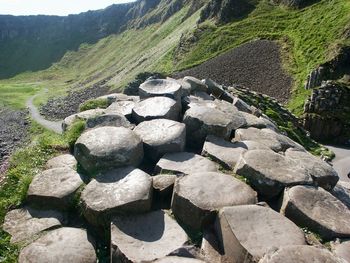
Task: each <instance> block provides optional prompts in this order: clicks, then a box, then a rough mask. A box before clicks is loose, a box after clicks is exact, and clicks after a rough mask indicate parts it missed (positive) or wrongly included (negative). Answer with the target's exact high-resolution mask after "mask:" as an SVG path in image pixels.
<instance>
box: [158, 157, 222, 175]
mask: <svg viewBox="0 0 350 263" xmlns="http://www.w3.org/2000/svg"><path fill="white" fill-rule="evenodd" d="M217 170H218V167H217V164H216V163H214V162H212V161H210V160H208V159H207V158H205V157H202V156H200V155H197V154H194V153H189V152H180V153H168V154H165V155H164V156H163V158H162V159H160V160H159V162H158V163H157V165H156V168H155V172H156V173H176V174H191V173H196V172H216V171H217Z"/></svg>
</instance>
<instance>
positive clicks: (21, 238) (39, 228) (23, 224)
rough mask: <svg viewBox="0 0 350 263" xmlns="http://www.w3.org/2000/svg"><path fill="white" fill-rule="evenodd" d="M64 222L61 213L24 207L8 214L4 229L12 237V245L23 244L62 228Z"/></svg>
mask: <svg viewBox="0 0 350 263" xmlns="http://www.w3.org/2000/svg"><path fill="white" fill-rule="evenodd" d="M64 221H65V216H64V215H63V214H62V213H61V212H58V211H55V210H36V209H33V208H30V207H24V208H20V209H15V210H12V211H10V212H8V213H7V214H6V216H5V219H4V224H3V226H2V228H3V230H5V231H6V232H7V233H9V234H10V235H11V243H22V242H27V241H31V240H32V239H33V238H34V237H35V236H37V235H38V234H40V233H41V232H43V231H47V230H50V229H52V228H58V227H60V226H61V224H62V223H64Z"/></svg>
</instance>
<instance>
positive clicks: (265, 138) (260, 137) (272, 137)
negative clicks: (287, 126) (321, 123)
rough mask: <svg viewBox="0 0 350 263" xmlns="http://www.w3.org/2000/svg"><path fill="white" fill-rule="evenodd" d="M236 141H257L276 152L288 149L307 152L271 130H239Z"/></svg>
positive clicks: (236, 133)
mask: <svg viewBox="0 0 350 263" xmlns="http://www.w3.org/2000/svg"><path fill="white" fill-rule="evenodd" d="M235 140H236V141H246V140H248V141H256V142H259V143H261V144H265V145H266V146H268V147H269V148H271V149H272V150H273V151H275V152H281V151H286V150H287V149H288V148H295V149H298V150H301V151H305V149H304V147H302V146H301V145H299V144H298V143H296V142H294V141H293V140H292V139H290V138H288V137H287V136H284V135H282V134H280V133H277V132H275V131H273V130H271V129H266V128H265V129H261V130H260V129H257V128H253V127H251V128H248V129H238V130H236V132H235Z"/></svg>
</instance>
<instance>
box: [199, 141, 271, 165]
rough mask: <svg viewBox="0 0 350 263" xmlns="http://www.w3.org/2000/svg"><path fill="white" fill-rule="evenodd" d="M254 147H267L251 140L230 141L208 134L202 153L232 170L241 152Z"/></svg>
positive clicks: (264, 148)
mask: <svg viewBox="0 0 350 263" xmlns="http://www.w3.org/2000/svg"><path fill="white" fill-rule="evenodd" d="M254 149H263V150H266V149H267V150H268V149H269V148H268V147H266V146H265V145H263V144H259V143H256V142H253V141H243V142H234V143H232V142H228V141H226V140H224V139H222V138H218V137H215V136H212V135H209V136H207V139H206V140H205V143H204V146H203V150H202V155H203V156H206V157H210V158H211V159H213V160H215V161H216V162H218V163H220V165H222V166H223V167H224V168H225V169H229V170H233V169H234V167H235V165H236V164H237V162H238V161H239V158H240V157H241V154H242V153H244V152H246V151H247V150H254Z"/></svg>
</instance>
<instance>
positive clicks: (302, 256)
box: [259, 246, 345, 263]
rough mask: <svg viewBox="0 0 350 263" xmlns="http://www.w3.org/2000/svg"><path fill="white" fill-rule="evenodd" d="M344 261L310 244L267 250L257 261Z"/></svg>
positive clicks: (337, 262) (315, 262) (322, 262)
mask: <svg viewBox="0 0 350 263" xmlns="http://www.w3.org/2000/svg"><path fill="white" fill-rule="evenodd" d="M281 262H283V263H296V262H298V263H309V262H313V263H325V262H327V263H345V262H343V261H342V260H340V259H339V258H337V257H335V256H334V255H333V254H332V253H331V252H329V251H328V250H326V249H320V248H317V247H312V246H286V247H282V248H280V249H277V250H276V251H274V250H272V251H270V252H268V253H267V254H266V255H265V256H264V257H263V258H262V259H261V260H260V261H259V263H281Z"/></svg>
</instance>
